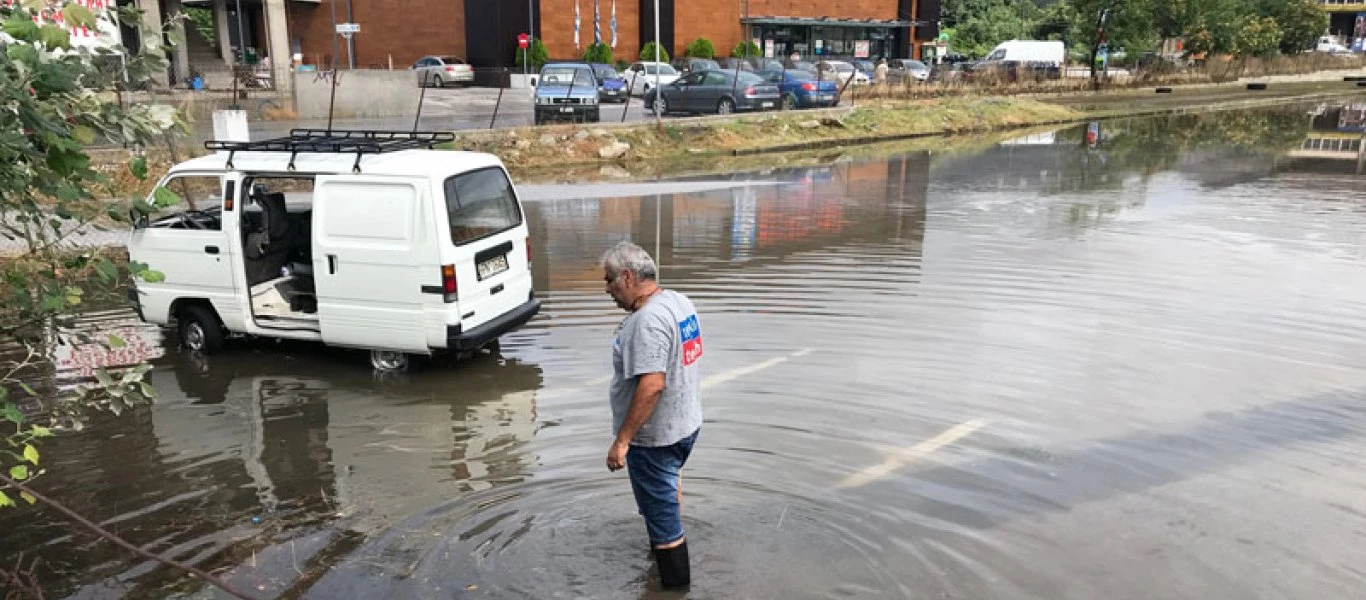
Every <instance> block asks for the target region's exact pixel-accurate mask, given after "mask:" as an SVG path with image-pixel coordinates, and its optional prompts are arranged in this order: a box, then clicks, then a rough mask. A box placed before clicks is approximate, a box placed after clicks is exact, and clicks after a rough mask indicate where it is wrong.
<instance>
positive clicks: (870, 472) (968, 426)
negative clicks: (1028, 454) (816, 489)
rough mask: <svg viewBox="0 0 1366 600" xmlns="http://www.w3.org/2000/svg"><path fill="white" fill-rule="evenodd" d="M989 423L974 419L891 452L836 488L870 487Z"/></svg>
mask: <svg viewBox="0 0 1366 600" xmlns="http://www.w3.org/2000/svg"><path fill="white" fill-rule="evenodd" d="M986 424H987V422H986V421H983V420H981V419H972V420H970V421H965V422H963V423H959V424H957V425H954V426H953V427H950V428H948V429H947V430H945V431H944V432H943V433H941V434H939V435H936V436H934V437H932V438H930V439H928V440H925V441H923V442H920V443H919V444H916V445H914V446H911V447H909V448H900V449H897V450H894V451H892V452H890V453H889V454H888V456H887V459H886V460H884V461H882V462H881V463H879V464H876V465H872V466H870V467H868V468H866V469H863V470H862V471H859V472H858V473H854V474H853V475H850V476H849V477H847V478H845V480H844V481H841V482H840V483H839V485H837V486H835V487H836V488H838V489H849V488H856V487H862V486H865V485H868V484H869V483H872V482H874V481H877V480H879V479H882V478H885V477H887V476H888V475H891V474H892V473H894V472H896V471H897V470H899V469H901V468H902V467H905V466H906V465H908V464H911V463H913V462H916V461H919V460H922V459H924V458H925V457H926V456H929V455H930V454H931V453H933V452H934V451H936V450H938V449H940V448H943V447H944V446H947V445H949V444H952V443H954V442H956V441H958V440H960V439H963V438H964V437H967V436H969V435H971V434H972V433H973V432H974V431H977V430H978V429H981V428H983V427H986Z"/></svg>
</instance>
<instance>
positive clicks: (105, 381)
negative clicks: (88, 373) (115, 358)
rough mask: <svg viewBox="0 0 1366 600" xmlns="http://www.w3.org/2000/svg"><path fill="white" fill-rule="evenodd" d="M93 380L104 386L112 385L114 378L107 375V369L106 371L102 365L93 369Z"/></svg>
mask: <svg viewBox="0 0 1366 600" xmlns="http://www.w3.org/2000/svg"><path fill="white" fill-rule="evenodd" d="M95 380H96V381H98V382H100V385H102V386H104V387H109V386H111V385H114V378H113V377H110V376H109V371H106V370H105V369H104V367H100V368H98V369H95Z"/></svg>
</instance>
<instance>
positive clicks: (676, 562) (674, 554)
mask: <svg viewBox="0 0 1366 600" xmlns="http://www.w3.org/2000/svg"><path fill="white" fill-rule="evenodd" d="M655 565H656V566H658V567H659V582H660V584H662V585H663V586H664V588H665V589H674V588H683V587H688V584H689V583H691V582H692V569H691V568H690V567H689V566H688V542H687V541H684V542H683V543H682V544H679V545H677V546H674V547H673V548H655Z"/></svg>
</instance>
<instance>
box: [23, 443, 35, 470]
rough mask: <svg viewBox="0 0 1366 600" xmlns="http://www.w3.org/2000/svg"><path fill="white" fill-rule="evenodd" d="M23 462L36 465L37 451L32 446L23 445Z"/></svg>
mask: <svg viewBox="0 0 1366 600" xmlns="http://www.w3.org/2000/svg"><path fill="white" fill-rule="evenodd" d="M24 460H26V461H29V462H31V463H33V464H35V465H36V464H38V449H37V448H34V447H33V444H25V445H24Z"/></svg>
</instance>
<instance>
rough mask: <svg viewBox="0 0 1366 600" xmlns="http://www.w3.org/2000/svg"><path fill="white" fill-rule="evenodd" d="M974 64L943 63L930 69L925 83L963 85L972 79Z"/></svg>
mask: <svg viewBox="0 0 1366 600" xmlns="http://www.w3.org/2000/svg"><path fill="white" fill-rule="evenodd" d="M974 64H976V63H971V62H952V63H951V62H945V63H940V64H937V65H935V66H934V68H933V69H930V76H929V78H928V79H926V81H929V82H933V83H963V82H967V81H970V80H971V79H972V67H973V65H974Z"/></svg>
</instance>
